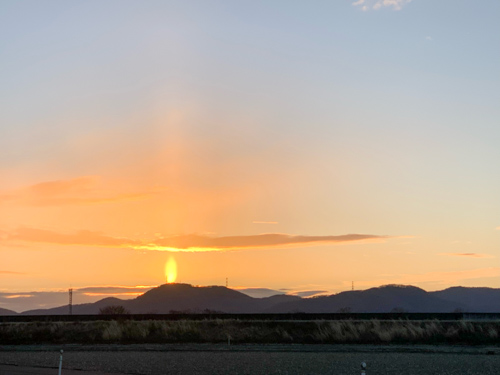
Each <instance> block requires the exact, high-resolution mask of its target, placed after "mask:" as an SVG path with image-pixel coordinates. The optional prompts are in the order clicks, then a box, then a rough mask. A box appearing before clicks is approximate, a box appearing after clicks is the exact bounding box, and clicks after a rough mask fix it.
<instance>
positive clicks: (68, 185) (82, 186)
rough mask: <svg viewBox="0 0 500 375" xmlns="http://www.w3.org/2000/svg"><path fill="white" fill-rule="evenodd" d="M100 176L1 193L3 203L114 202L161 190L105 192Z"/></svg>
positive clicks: (48, 204)
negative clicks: (101, 187) (99, 184)
mask: <svg viewBox="0 0 500 375" xmlns="http://www.w3.org/2000/svg"><path fill="white" fill-rule="evenodd" d="M99 182H100V178H99V177H98V176H84V177H77V178H73V179H67V180H56V181H45V182H41V183H38V184H34V185H30V186H27V187H23V188H20V189H16V190H12V191H7V192H3V193H0V204H2V203H8V202H11V203H16V204H21V205H26V206H62V205H89V204H100V203H112V202H118V201H128V200H136V199H144V198H148V197H150V196H152V195H156V194H158V193H159V192H161V191H162V190H159V189H151V190H148V191H140V192H117V191H102V189H100V188H98V187H97V185H98V183H99Z"/></svg>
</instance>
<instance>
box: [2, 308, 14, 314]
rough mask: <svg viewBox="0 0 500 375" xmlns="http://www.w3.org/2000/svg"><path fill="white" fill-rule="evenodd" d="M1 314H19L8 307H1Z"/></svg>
mask: <svg viewBox="0 0 500 375" xmlns="http://www.w3.org/2000/svg"><path fill="white" fill-rule="evenodd" d="M0 315H17V313H16V312H15V311H12V310H8V309H2V308H1V307H0Z"/></svg>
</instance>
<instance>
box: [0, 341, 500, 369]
mask: <svg viewBox="0 0 500 375" xmlns="http://www.w3.org/2000/svg"><path fill="white" fill-rule="evenodd" d="M62 348H63V349H64V351H65V352H64V357H63V369H66V370H69V369H73V370H80V371H94V372H100V373H115V374H137V375H138V374H144V375H146V374H148V375H149V374H151V375H176V374H179V375H181V374H182V375H188V374H193V375H197V374H200V375H201V374H203V375H217V374H245V375H246V374H248V375H264V374H266V375H267V374H290V375H292V374H293V375H295V374H296V375H299V374H318V375H319V374H321V375H327V374H332V375H333V374H335V375H354V374H360V373H361V371H360V364H361V362H363V361H365V362H366V363H367V371H366V374H367V375H401V374H404V375H424V374H425V375H427V374H432V375H458V374H463V375H494V374H495V375H496V374H499V373H500V348H498V347H452V346H368V345H363V346H340V345H235V346H227V345H210V344H201V345H127V346H123V345H102V346H96V345H94V346H81V345H68V346H63V347H62ZM59 349H61V347H58V346H0V374H1V375H9V374H10V373H12V374H17V373H20V372H15V369H16V368H18V367H16V366H13V365H17V366H25V367H31V368H32V371H35V370H36V369H33V368H38V370H39V372H25V373H26V374H36V373H39V374H48V373H49V372H50V370H49V369H50V368H52V369H54V371H53V373H54V374H57V366H58V361H59ZM5 365H8V366H5ZM9 369H11V371H9ZM64 373H65V372H64V370H63V374H64ZM81 374H82V375H85V372H81Z"/></svg>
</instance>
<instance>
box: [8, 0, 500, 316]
mask: <svg viewBox="0 0 500 375" xmlns="http://www.w3.org/2000/svg"><path fill="white" fill-rule="evenodd" d="M499 19H500V2H499V1H498V0H484V1H470V0H439V1H436V0H412V1H411V0H357V1H354V0H333V1H321V0H314V1H289V0H266V1H263V0H262V1H260V0H251V1H250V0H243V1H232V0H208V1H207V0H170V1H169V0H161V1H155V0H149V1H129V0H119V1H118V0H116V1H113V0H105V1H101V0H99V1H98V0H85V1H83V0H73V1H66V0H50V1H39V0H24V1H14V0H4V1H2V2H1V3H0V57H1V58H0V307H3V308H12V309H14V310H16V308H17V310H21V308H20V307H19V306H20V305H16V303H17V302H16V301H17V300H19V299H23V300H25V301H29V299H30V298H32V297H30V296H34V294H33V292H43V293H45V292H54V291H59V290H67V289H68V288H69V287H73V288H75V289H76V290H80V289H81V294H82V295H83V294H85V293H87V294H88V295H92V296H94V297H96V296H99V298H102V296H108V295H117V296H125V297H126V296H128V297H130V296H133V295H136V294H137V293H140V292H141V291H142V290H144V289H147V287H151V286H156V285H160V284H162V283H165V282H166V280H167V279H166V277H167V276H166V268H168V267H167V265H166V264H167V261H168V260H169V259H170V258H172V259H173V260H174V261H175V263H176V265H177V278H176V281H177V282H184V283H190V284H194V285H225V282H226V278H228V279H229V286H230V287H234V288H270V289H273V290H280V291H284V292H290V293H293V292H296V293H297V292H303V293H305V294H307V293H308V292H324V293H336V292H340V291H344V290H349V289H351V282H352V281H354V285H355V288H356V289H367V288H369V287H373V286H380V285H384V284H412V285H416V286H419V287H421V288H424V289H426V290H439V289H444V288H447V287H449V286H454V285H463V286H487V287H496V288H499V287H500V263H499V258H498V257H499V252H500V246H499V244H500V242H499V241H500V195H499V194H500V105H499V103H500V89H499V88H500V26H499V23H498V20H499ZM169 267H170V268H172V264H170V266H169ZM82 300H83V299H80V301H82ZM75 303H79V300H78V299H77V298H76V297H75ZM80 303H81V302H80ZM43 304H44V303H43V302H40V301H38V302H36V306H42V305H43ZM46 305H47V306H49V305H51V302H49V301H48V299H47V302H46ZM33 306H34V307H35V302H33Z"/></svg>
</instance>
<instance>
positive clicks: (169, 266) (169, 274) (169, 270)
mask: <svg viewBox="0 0 500 375" xmlns="http://www.w3.org/2000/svg"><path fill="white" fill-rule="evenodd" d="M165 276H166V278H167V283H168V284H171V283H174V282H175V280H176V279H177V262H176V261H175V258H174V257H170V258H168V261H167V263H166V264H165Z"/></svg>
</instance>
